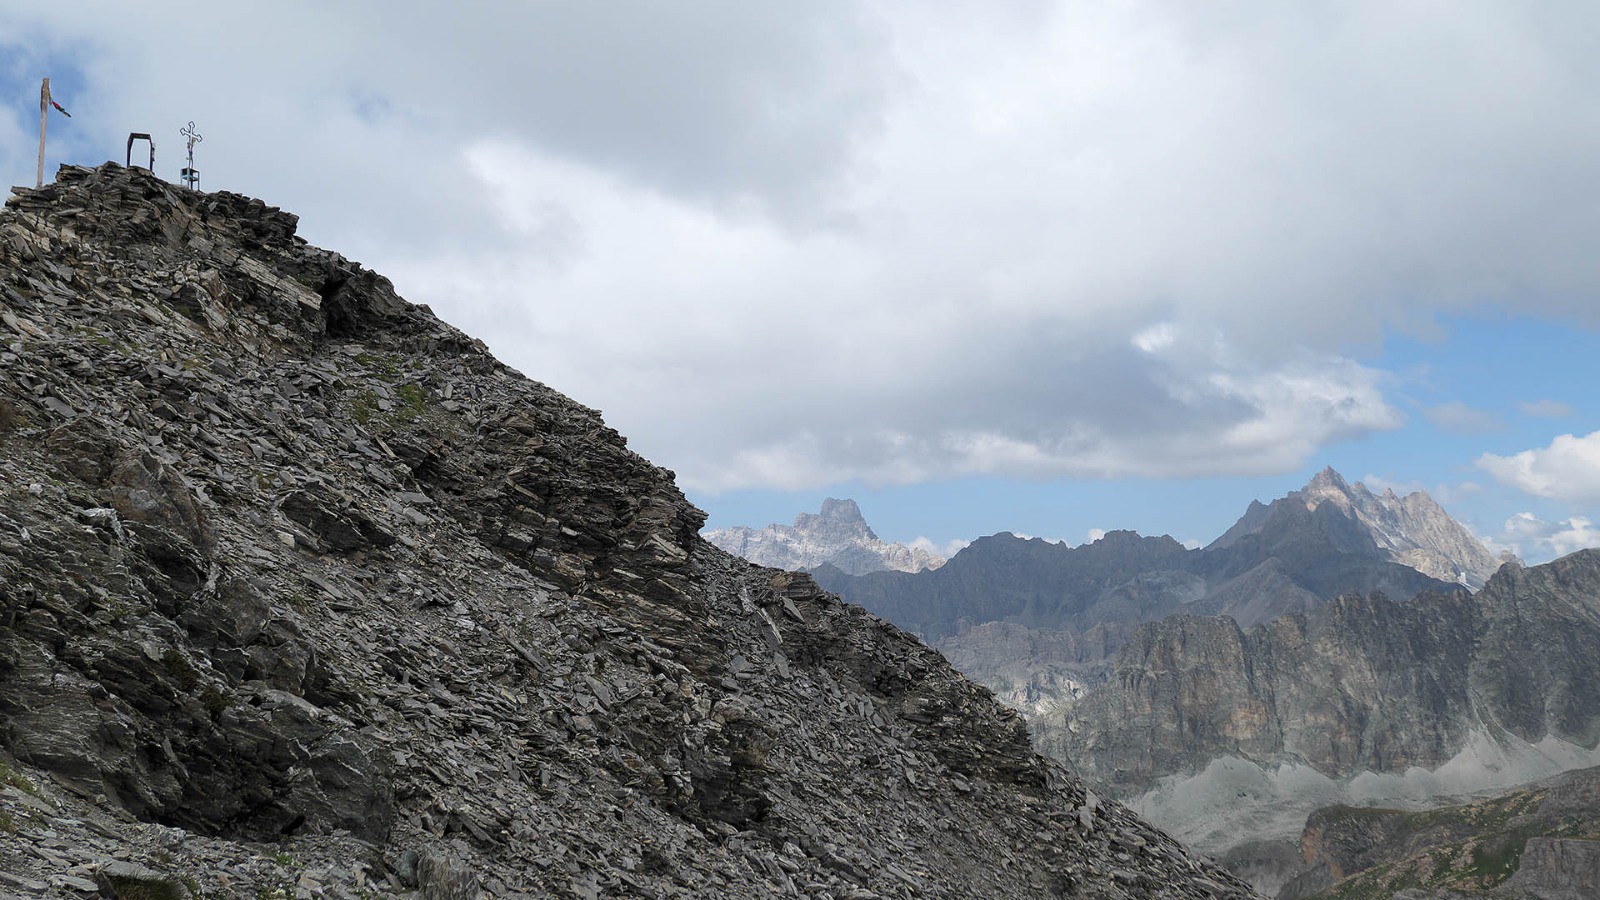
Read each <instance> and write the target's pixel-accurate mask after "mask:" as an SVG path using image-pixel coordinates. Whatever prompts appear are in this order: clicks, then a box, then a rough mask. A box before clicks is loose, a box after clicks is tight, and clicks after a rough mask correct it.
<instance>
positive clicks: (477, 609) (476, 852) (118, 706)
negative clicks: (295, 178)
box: [0, 165, 1244, 898]
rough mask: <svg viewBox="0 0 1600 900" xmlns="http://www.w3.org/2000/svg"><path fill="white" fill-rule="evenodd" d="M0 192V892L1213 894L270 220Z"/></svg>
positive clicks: (1006, 718) (824, 603)
mask: <svg viewBox="0 0 1600 900" xmlns="http://www.w3.org/2000/svg"><path fill="white" fill-rule="evenodd" d="M14 194H15V196H14V197H13V198H12V199H11V200H10V201H9V202H8V204H7V207H6V209H5V211H4V212H3V213H0V762H3V764H4V765H3V771H0V813H3V816H4V818H3V825H0V878H3V881H0V889H3V890H4V891H5V892H8V893H12V892H14V893H20V894H22V895H24V896H30V895H38V896H45V895H57V894H62V893H67V892H77V891H80V890H84V889H85V885H87V886H88V888H87V889H90V890H92V889H94V888H95V887H96V884H97V882H98V884H99V886H100V887H101V889H102V890H105V891H107V892H112V893H116V892H120V893H121V895H123V896H131V895H134V892H136V891H137V892H142V893H139V895H141V896H168V897H182V896H186V895H188V894H189V893H191V892H192V891H195V890H199V891H202V892H203V893H204V895H206V896H245V897H252V896H276V895H277V894H275V893H274V892H278V891H281V892H283V894H284V895H302V894H303V895H326V896H364V895H368V894H374V893H381V894H389V893H400V892H407V891H417V890H420V891H421V892H422V895H423V896H427V897H430V898H434V897H468V896H475V895H476V894H477V893H478V892H480V891H482V892H487V893H489V894H492V895H523V896H539V897H545V896H559V897H580V898H596V897H600V896H642V897H703V896H723V897H772V896H803V895H804V896H819V897H821V896H832V897H838V898H843V897H869V896H892V897H910V896H950V897H954V896H962V897H967V896H973V897H1059V896H1076V897H1107V898H1109V897H1147V896H1170V897H1219V896H1241V895H1243V893H1244V891H1243V889H1242V888H1241V886H1240V885H1239V884H1238V883H1237V882H1234V881H1232V880H1231V879H1230V878H1229V876H1226V875H1224V874H1222V873H1220V872H1219V871H1217V870H1216V869H1214V868H1212V867H1211V866H1210V865H1209V864H1206V863H1203V862H1199V861H1197V860H1195V859H1192V858H1190V857H1189V856H1188V855H1187V854H1186V852H1185V851H1184V850H1182V849H1181V848H1180V847H1179V846H1178V845H1177V844H1175V843H1174V842H1173V841H1172V840H1171V839H1169V838H1167V837H1165V836H1164V835H1162V834H1160V833H1159V832H1157V831H1155V830H1154V829H1152V828H1151V827H1149V826H1147V825H1145V824H1143V823H1141V822H1139V821H1138V820H1137V819H1135V818H1134V817H1133V815H1132V814H1131V813H1130V812H1128V811H1127V810H1126V809H1124V808H1122V807H1120V806H1118V805H1116V804H1115V803H1112V802H1109V801H1103V800H1100V799H1098V798H1096V797H1094V796H1093V794H1092V793H1090V792H1087V791H1086V790H1085V788H1084V787H1083V785H1082V784H1081V783H1080V782H1079V781H1078V780H1077V779H1076V778H1075V777H1074V776H1072V775H1070V774H1069V773H1068V772H1067V771H1066V770H1064V769H1063V768H1061V767H1060V766H1059V765H1057V764H1055V763H1051V762H1048V761H1046V760H1045V759H1043V758H1041V757H1040V756H1038V755H1037V754H1035V753H1034V752H1033V751H1032V750H1031V749H1030V747H1029V745H1028V736H1027V732H1026V729H1025V728H1024V726H1023V724H1022V722H1021V720H1020V718H1019V717H1018V716H1016V715H1015V714H1014V713H1011V712H1010V711H1008V710H1006V709H1005V708H1003V707H1001V706H1000V705H999V704H997V703H996V702H995V701H994V699H993V698H992V697H991V696H990V695H989V694H988V693H987V692H986V691H984V690H982V689H981V688H978V687H977V686H975V685H973V684H971V683H969V682H967V681H966V680H965V679H963V678H962V677H961V676H960V675H958V674H957V673H956V672H955V671H954V670H952V669H951V668H950V667H949V665H948V664H946V663H945V661H944V660H943V658H941V657H940V656H939V655H938V654H936V653H934V652H932V651H930V650H928V649H927V648H926V647H924V646H922V645H921V644H920V643H918V642H917V641H916V640H915V639H913V638H912V637H910V636H908V635H907V634H905V633H903V632H901V631H899V630H898V629H896V628H894V627H892V626H890V625H888V624H887V623H885V622H883V621H881V620H879V619H876V618H874V617H872V616H870V615H868V614H867V613H865V612H864V611H862V610H861V609H860V608H858V607H854V606H849V605H846V604H843V603H841V602H840V601H839V600H838V599H836V598H835V597H833V596H832V595H829V594H827V593H824V592H823V591H821V590H819V589H818V588H817V587H816V585H815V584H814V583H813V582H812V581H811V580H810V579H809V578H806V577H804V576H795V575H791V574H786V573H782V572H777V571H774V570H770V569H762V568H758V567H755V566H751V565H749V564H748V563H745V562H744V561H741V560H737V559H735V558H733V557H730V556H729V555H727V554H726V553H724V552H722V551H720V550H717V549H716V548H714V547H712V546H710V545H709V544H707V543H706V542H705V541H703V540H702V539H701V538H700V537H699V536H698V534H697V531H698V529H699V527H700V526H701V524H702V523H703V521H704V516H703V515H702V514H701V513H700V511H699V510H697V509H695V508H694V507H693V506H691V505H690V504H689V503H688V502H687V501H686V500H685V499H684V497H683V495H682V494H681V493H680V492H679V491H678V489H677V487H676V486H675V485H674V484H673V482H672V479H671V475H670V473H668V472H666V471H664V470H662V469H659V468H657V467H655V466H653V465H651V464H650V463H649V462H647V461H646V460H644V459H642V458H640V457H639V456H637V455H635V454H634V453H632V452H631V451H629V450H628V449H627V447H626V446H625V443H624V441H623V439H622V437H621V436H619V435H618V434H617V433H616V432H614V431H612V430H611V429H609V428H608V427H606V425H605V424H604V422H603V421H602V420H601V418H600V415H599V414H598V413H597V412H596V411H594V410H591V409H588V408H585V407H583V406H581V405H579V404H577V403H574V402H573V401H571V400H569V399H567V398H566V397H563V396H562V395H560V394H558V393H556V392H555V391H552V390H551V389H549V388H547V387H545V386H543V385H541V384H538V383H536V382H533V381H530V380H528V379H527V378H525V377H523V376H522V375H520V374H518V373H516V372H514V371H512V370H510V369H508V368H507V367H505V366H504V365H502V364H500V363H499V362H497V361H496V360H495V359H493V358H492V357H491V356H490V355H489V354H488V353H487V352H486V351H485V349H484V347H483V345H482V344H481V343H480V342H478V341H476V340H473V339H471V338H469V337H468V336H466V335H464V334H462V333H461V332H459V331H457V330H455V329H453V328H451V327H449V326H448V325H445V324H443V323H441V322H440V321H439V320H438V319H436V318H435V317H434V316H433V315H432V313H431V312H430V311H429V310H428V309H427V308H426V307H421V306H414V305H411V304H409V303H407V302H405V301H404V300H402V299H400V298H399V297H398V296H396V295H395V293H394V290H393V288H392V287H391V285H390V284H389V282H388V281H387V280H385V279H383V278H382V277H381V276H378V275H376V274H374V273H372V272H370V271H368V270H366V269H363V268H362V267H360V266H359V265H356V264H355V263H352V262H350V261H349V260H346V259H344V258H343V257H341V256H339V255H338V254H336V253H332V252H330V251H325V250H320V249H317V248H314V247H310V246H307V245H306V243H305V242H304V241H303V240H301V239H299V238H297V237H296V236H295V235H294V230H295V225H296V219H295V217H294V216H292V215H289V214H286V213H283V212H281V211H279V210H276V209H273V208H271V207H267V206H265V205H263V204H262V203H260V202H259V201H255V200H251V199H248V198H245V197H242V196H239V195H235V194H229V193H225V192H221V193H212V194H201V193H196V192H192V191H188V190H184V189H180V188H176V187H173V186H171V185H168V184H165V183H163V182H161V181H160V180H158V179H156V178H155V177H154V176H152V175H150V174H149V173H147V172H143V171H138V170H131V171H130V170H125V169H122V168H120V167H118V166H115V165H106V166H102V167H100V168H97V169H83V168H63V169H62V171H61V172H60V174H59V176H58V180H57V182H56V183H54V184H52V185H49V186H47V187H45V188H43V189H40V190H21V189H18V190H15V191H14Z"/></svg>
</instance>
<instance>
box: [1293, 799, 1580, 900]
mask: <svg viewBox="0 0 1600 900" xmlns="http://www.w3.org/2000/svg"><path fill="white" fill-rule="evenodd" d="M1300 843H1301V848H1300V849H1301V852H1302V856H1303V859H1302V862H1303V871H1302V873H1301V874H1299V875H1298V876H1297V877H1295V878H1294V879H1293V880H1292V881H1290V882H1289V883H1288V884H1287V885H1285V886H1284V888H1283V890H1282V891H1280V892H1279V894H1278V896H1279V898H1280V900H1310V898H1323V897H1326V898H1333V897H1347V896H1390V895H1396V894H1397V892H1399V891H1401V890H1410V891H1412V892H1414V893H1415V895H1416V896H1418V897H1453V896H1461V895H1465V896H1471V897H1479V896H1488V897H1506V898H1513V897H1516V898H1524V897H1538V898H1549V900H1577V898H1581V897H1593V896H1597V895H1600V868H1597V864H1600V853H1597V852H1596V851H1597V850H1600V769H1584V770H1581V771H1577V772H1571V773H1568V774H1566V775H1562V776H1559V777H1556V778H1553V779H1549V780H1546V781H1542V782H1539V783H1538V784H1535V785H1531V786H1529V787H1526V788H1522V789H1518V790H1514V791H1509V792H1507V793H1504V794H1500V795H1498V796H1494V797H1490V798H1487V799H1483V800H1478V801H1474V802H1472V803H1468V804H1464V805H1453V806H1445V807H1441V808H1438V809H1433V810H1429V811H1426V812H1418V811H1414V810H1412V811H1407V810H1400V809H1383V808H1360V807H1349V806H1335V807H1329V808H1326V809H1320V810H1317V811H1316V812H1315V813H1313V814H1312V815H1311V817H1310V818H1309V819H1308V820H1307V822H1306V828H1305V832H1304V834H1303V836H1302V837H1301V842H1300Z"/></svg>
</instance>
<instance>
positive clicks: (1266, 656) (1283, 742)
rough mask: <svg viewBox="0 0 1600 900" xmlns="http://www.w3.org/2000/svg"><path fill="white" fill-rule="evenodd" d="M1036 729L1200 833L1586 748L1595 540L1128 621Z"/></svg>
mask: <svg viewBox="0 0 1600 900" xmlns="http://www.w3.org/2000/svg"><path fill="white" fill-rule="evenodd" d="M1035 735H1036V740H1037V742H1038V743H1039V745H1040V746H1041V747H1042V748H1043V749H1045V750H1046V752H1049V753H1052V754H1055V755H1058V756H1060V757H1062V758H1067V759H1071V760H1073V761H1074V763H1075V764H1076V765H1077V766H1078V767H1079V768H1080V770H1081V771H1082V772H1084V773H1085V775H1086V776H1088V777H1089V778H1090V779H1091V781H1094V782H1097V783H1100V784H1103V785H1106V786H1107V787H1109V788H1110V789H1111V790H1112V792H1113V794H1114V795H1116V796H1119V797H1123V798H1124V799H1133V800H1134V801H1135V807H1136V808H1137V809H1140V810H1141V811H1142V812H1143V813H1145V814H1146V815H1149V816H1150V817H1151V818H1152V819H1153V820H1154V821H1157V822H1160V823H1162V824H1163V825H1164V826H1165V827H1167V828H1170V829H1172V830H1173V831H1174V833H1176V834H1178V835H1179V836H1181V837H1183V838H1184V839H1186V840H1190V841H1193V842H1195V843H1196V844H1197V845H1199V846H1201V847H1203V848H1204V849H1206V850H1207V851H1208V852H1222V851H1223V850H1225V849H1227V848H1229V847H1233V846H1237V845H1238V844H1239V843H1241V842H1243V841H1247V840H1251V839H1287V838H1288V837H1289V836H1291V835H1295V834H1298V833H1299V830H1300V826H1301V823H1303V822H1304V821H1305V816H1306V814H1307V813H1308V812H1309V811H1310V810H1311V809H1313V808H1315V807H1318V806H1322V805H1326V804H1331V803H1346V804H1356V805H1365V804H1372V803H1405V804H1409V805H1412V806H1417V805H1423V806H1426V805H1428V804H1437V803H1442V802H1450V801H1451V800H1452V799H1459V798H1461V797H1464V796H1472V795H1475V794H1479V793H1483V792H1489V791H1495V790H1504V789H1507V788H1510V787H1513V786H1516V785H1519V784H1524V783H1527V782H1530V781H1533V780H1536V779H1538V778H1541V777H1545V776H1548V775H1551V774H1553V773H1556V772H1560V771H1563V770H1566V769H1572V768H1577V767H1581V766H1593V765H1596V764H1600V551H1596V550H1586V551H1581V552H1579V553H1576V554H1573V555H1571V556H1568V557H1565V558H1563V559H1559V560H1556V561H1554V562H1551V563H1548V564H1546V565H1542V566H1538V567H1533V568H1522V567H1521V566H1516V565H1508V566H1505V567H1503V568H1502V569H1501V570H1500V571H1499V572H1498V573H1497V574H1496V575H1495V576H1494V577H1493V578H1491V579H1490V581H1489V583H1488V585H1487V586H1485V587H1484V589H1483V590H1482V591H1479V592H1478V593H1477V594H1469V593H1467V592H1466V591H1465V590H1460V591H1457V592H1454V593H1451V594H1425V595H1422V596H1419V597H1417V598H1414V599H1412V600H1410V601H1405V602H1400V601H1393V600H1389V599H1386V598H1384V597H1382V596H1381V595H1376V594H1374V595H1368V596H1365V597H1358V596H1349V597H1343V598H1340V599H1338V600H1336V601H1333V602H1330V603H1327V604H1325V605H1323V606H1321V607H1319V608H1317V609H1316V610H1314V611H1313V612H1311V613H1308V614H1297V615H1291V616H1284V617H1282V618H1279V619H1277V620H1274V621H1273V622H1271V623H1269V624H1267V625H1263V626H1258V627H1257V628H1255V629H1252V630H1250V631H1244V630H1242V629H1240V628H1239V626H1238V625H1237V623H1235V622H1234V621H1232V620H1231V619H1226V618H1222V617H1209V618H1208V617H1187V616H1184V617H1174V618H1171V619H1167V620H1165V621H1163V622H1160V623H1153V624H1149V625H1145V626H1142V627H1141V628H1140V629H1139V630H1138V632H1137V633H1136V634H1135V635H1134V637H1133V639H1132V640H1130V641H1129V642H1128V644H1127V645H1126V646H1124V647H1123V649H1122V651H1121V653H1120V655H1119V656H1118V659H1117V663H1116V666H1115V669H1114V674H1113V676H1112V677H1111V679H1110V680H1109V681H1107V682H1106V683H1105V684H1103V685H1100V686H1097V687H1095V688H1093V689H1091V690H1090V691H1088V692H1087V693H1086V694H1084V695H1083V696H1082V698H1081V699H1080V700H1078V701H1076V703H1075V704H1073V705H1071V706H1069V707H1068V708H1066V709H1064V710H1062V711H1059V712H1057V713H1055V714H1052V715H1051V716H1047V717H1044V718H1043V719H1041V720H1039V721H1037V722H1036V723H1035Z"/></svg>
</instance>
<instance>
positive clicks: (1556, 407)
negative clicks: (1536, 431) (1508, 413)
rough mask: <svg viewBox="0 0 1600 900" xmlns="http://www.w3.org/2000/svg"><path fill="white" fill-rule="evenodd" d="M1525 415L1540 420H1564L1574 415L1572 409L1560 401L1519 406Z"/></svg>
mask: <svg viewBox="0 0 1600 900" xmlns="http://www.w3.org/2000/svg"><path fill="white" fill-rule="evenodd" d="M1517 406H1518V408H1520V409H1521V410H1522V411H1523V412H1524V413H1526V414H1528V415H1530V416H1534V417H1535V418H1540V419H1563V418H1566V417H1567V416H1570V415H1572V407H1571V406H1570V405H1568V404H1566V403H1562V402H1561V401H1560V400H1533V401H1524V402H1522V403H1518V404H1517Z"/></svg>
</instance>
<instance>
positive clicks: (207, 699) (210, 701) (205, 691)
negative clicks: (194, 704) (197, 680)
mask: <svg viewBox="0 0 1600 900" xmlns="http://www.w3.org/2000/svg"><path fill="white" fill-rule="evenodd" d="M200 705H201V706H204V707H205V708H206V712H208V713H210V714H211V718H213V719H215V718H216V717H217V716H220V715H222V711H223V710H225V709H227V708H228V707H230V706H232V705H233V698H232V697H229V696H228V695H227V694H224V693H223V692H221V691H219V690H217V686H216V685H214V684H208V685H206V686H205V687H204V688H202V689H201V691H200Z"/></svg>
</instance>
